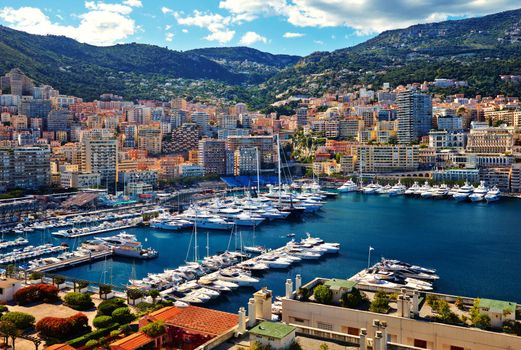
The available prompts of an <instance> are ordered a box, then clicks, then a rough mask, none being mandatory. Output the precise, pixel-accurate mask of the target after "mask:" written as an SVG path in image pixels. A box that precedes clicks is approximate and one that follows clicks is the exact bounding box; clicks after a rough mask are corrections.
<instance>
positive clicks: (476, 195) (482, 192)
mask: <svg viewBox="0 0 521 350" xmlns="http://www.w3.org/2000/svg"><path fill="white" fill-rule="evenodd" d="M488 191H489V188H488V187H487V186H486V185H485V181H480V183H479V186H478V187H476V188H475V189H474V192H473V193H472V194H471V195H470V196H469V199H470V200H471V201H473V202H480V201H482V200H484V199H485V196H486V195H487V193H488Z"/></svg>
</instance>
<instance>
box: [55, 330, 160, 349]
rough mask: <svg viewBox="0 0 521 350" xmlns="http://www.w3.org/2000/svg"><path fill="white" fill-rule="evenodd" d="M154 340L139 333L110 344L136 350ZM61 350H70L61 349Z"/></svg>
mask: <svg viewBox="0 0 521 350" xmlns="http://www.w3.org/2000/svg"><path fill="white" fill-rule="evenodd" d="M153 340H154V338H151V337H149V336H148V335H146V334H145V333H143V332H137V333H133V334H131V335H129V336H128V337H125V338H123V339H120V340H117V341H115V342H113V343H112V344H110V345H111V346H114V347H118V348H119V349H125V350H134V349H138V348H140V347H142V346H144V345H147V344H148V343H150V342H152V341H153ZM54 350H58V349H54ZM60 350H68V349H60Z"/></svg>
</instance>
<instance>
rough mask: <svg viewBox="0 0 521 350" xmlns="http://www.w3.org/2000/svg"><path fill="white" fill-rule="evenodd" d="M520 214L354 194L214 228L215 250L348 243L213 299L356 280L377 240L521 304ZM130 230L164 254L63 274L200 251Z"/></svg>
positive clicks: (187, 241)
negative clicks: (233, 230)
mask: <svg viewBox="0 0 521 350" xmlns="http://www.w3.org/2000/svg"><path fill="white" fill-rule="evenodd" d="M518 215H521V200H515V199H502V200H501V201H499V202H496V203H491V204H487V203H485V202H482V203H457V202H455V201H454V200H451V199H440V200H432V199H421V198H410V197H405V196H400V197H387V196H378V195H363V194H360V193H346V194H341V195H339V197H338V198H337V199H333V200H329V201H328V203H327V204H326V205H325V206H324V207H323V209H322V210H321V211H320V212H319V213H318V214H316V215H311V216H305V217H304V218H303V219H302V220H301V221H291V222H289V221H280V222H270V223H266V224H264V225H262V226H260V227H258V228H257V229H256V230H255V232H253V231H252V230H251V229H242V230H241V229H239V232H240V234H239V235H237V236H236V237H235V238H234V237H232V236H231V235H230V233H227V232H217V231H211V232H210V233H209V235H208V236H209V252H210V254H215V253H217V252H219V251H223V250H225V249H226V248H227V247H228V246H230V248H232V249H235V247H239V246H240V243H241V240H242V243H243V244H244V245H252V244H253V243H254V244H256V245H264V246H265V247H267V248H278V247H280V246H282V245H284V244H285V243H286V242H287V241H288V240H289V239H291V238H288V236H287V235H288V234H289V233H295V235H296V236H295V239H300V238H302V237H304V236H305V233H306V232H309V233H311V235H313V236H318V237H320V238H322V239H324V240H325V241H327V242H338V243H340V244H341V250H340V253H339V254H338V255H326V256H325V257H324V258H322V259H320V260H317V261H309V260H308V261H306V262H304V263H300V264H295V265H292V267H291V268H290V269H288V270H269V271H267V272H265V273H263V275H261V278H260V282H259V283H258V284H257V285H256V286H255V287H250V288H240V289H238V290H236V291H233V292H230V293H225V294H223V295H221V297H219V298H217V299H216V300H214V301H212V302H211V303H208V304H205V306H211V307H215V308H218V309H221V310H225V311H230V312H236V311H237V310H238V308H239V307H240V306H245V305H246V304H247V301H248V298H249V297H250V296H251V294H252V292H253V291H254V290H256V289H259V288H261V287H263V286H267V287H269V288H270V289H272V290H273V291H274V293H275V295H282V294H283V293H284V282H285V280H286V279H287V278H294V277H295V275H296V274H301V275H302V278H303V281H304V282H306V281H308V280H310V279H312V278H314V277H336V278H348V277H350V276H352V275H354V274H355V273H357V272H358V271H360V270H361V269H363V268H365V267H367V263H368V248H369V246H372V247H374V250H373V251H372V252H371V254H372V256H371V261H372V262H371V264H372V263H374V262H376V260H378V259H379V258H380V257H382V256H383V257H386V258H393V259H399V260H402V261H405V262H409V263H413V264H417V265H421V266H424V267H429V268H435V269H436V270H437V273H438V275H439V276H440V280H439V281H438V282H437V285H436V290H437V291H438V292H440V293H448V294H455V295H465V296H476V297H486V298H495V299H501V300H509V301H515V302H521V279H519V278H518V276H521V262H520V260H519V252H520V251H521V225H520V220H519V217H518ZM126 231H127V232H128V233H131V234H135V235H136V236H137V238H138V240H139V241H141V242H142V243H143V246H145V247H152V248H154V249H156V250H158V251H159V254H160V255H159V257H158V258H157V259H153V260H132V259H125V258H111V259H108V260H106V261H103V260H102V261H97V262H93V263H90V264H87V265H83V266H77V267H74V268H70V269H67V270H63V271H59V272H56V273H59V274H63V275H65V276H71V277H75V278H80V279H86V280H90V281H94V282H104V283H112V284H115V285H125V284H127V283H128V280H129V278H143V277H145V276H146V274H147V273H148V272H162V271H163V269H165V268H175V267H177V266H179V265H182V264H183V263H184V261H185V260H187V259H188V260H192V259H193V255H194V251H193V249H194V248H193V247H194V242H193V235H192V234H191V230H187V231H180V232H173V231H172V232H169V231H161V230H156V229H151V228H133V229H128V230H126ZM116 233H117V232H111V233H107V234H103V235H101V236H110V235H114V234H116ZM6 238H8V237H6ZM89 238H92V237H84V238H81V239H75V240H72V239H71V240H68V239H64V238H58V237H52V236H51V235H50V234H49V233H48V232H47V233H43V232H38V231H36V232H34V233H30V234H28V239H29V240H30V244H32V245H38V244H42V243H53V244H60V243H62V242H67V243H68V244H69V245H71V246H72V247H75V246H77V245H78V244H79V243H80V242H81V241H82V240H86V239H89ZM254 240H255V242H253V241H254ZM206 245H207V231H206V230H199V235H198V247H199V249H198V252H199V256H200V257H202V256H204V255H205V254H206V251H207V248H206ZM189 247H190V249H189ZM187 253H188V256H187Z"/></svg>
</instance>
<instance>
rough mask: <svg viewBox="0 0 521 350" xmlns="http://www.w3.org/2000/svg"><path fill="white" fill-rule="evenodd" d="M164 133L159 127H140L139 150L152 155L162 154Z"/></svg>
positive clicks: (138, 133)
mask: <svg viewBox="0 0 521 350" xmlns="http://www.w3.org/2000/svg"><path fill="white" fill-rule="evenodd" d="M161 140H162V133H161V128H160V127H159V126H149V125H139V126H138V129H137V145H138V149H140V150H145V151H147V153H148V154H150V155H158V154H160V153H161Z"/></svg>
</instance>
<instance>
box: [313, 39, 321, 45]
mask: <svg viewBox="0 0 521 350" xmlns="http://www.w3.org/2000/svg"><path fill="white" fill-rule="evenodd" d="M313 42H314V43H315V44H317V45H324V42H323V41H322V40H313Z"/></svg>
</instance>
